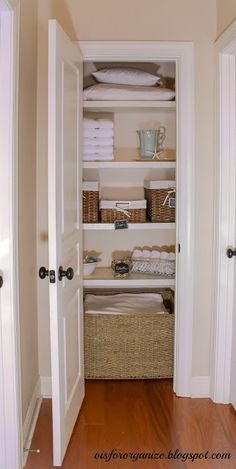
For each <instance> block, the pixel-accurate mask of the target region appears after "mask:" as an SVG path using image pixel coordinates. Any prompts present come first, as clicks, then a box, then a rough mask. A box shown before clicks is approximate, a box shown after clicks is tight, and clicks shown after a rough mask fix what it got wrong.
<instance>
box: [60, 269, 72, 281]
mask: <svg viewBox="0 0 236 469" xmlns="http://www.w3.org/2000/svg"><path fill="white" fill-rule="evenodd" d="M63 277H66V278H67V279H68V280H72V278H73V277H74V270H73V269H72V267H68V269H67V270H63V267H62V266H60V267H59V277H58V278H59V280H62V279H63Z"/></svg>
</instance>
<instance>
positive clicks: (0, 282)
mask: <svg viewBox="0 0 236 469" xmlns="http://www.w3.org/2000/svg"><path fill="white" fill-rule="evenodd" d="M2 286H3V278H2V276H1V275H0V288H2Z"/></svg>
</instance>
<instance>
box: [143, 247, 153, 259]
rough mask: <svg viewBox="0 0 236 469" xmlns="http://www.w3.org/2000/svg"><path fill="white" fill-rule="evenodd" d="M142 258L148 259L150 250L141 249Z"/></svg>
mask: <svg viewBox="0 0 236 469" xmlns="http://www.w3.org/2000/svg"><path fill="white" fill-rule="evenodd" d="M142 257H143V258H144V259H149V258H150V257H151V251H149V250H148V249H143V256H142Z"/></svg>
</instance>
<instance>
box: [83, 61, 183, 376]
mask: <svg viewBox="0 0 236 469" xmlns="http://www.w3.org/2000/svg"><path fill="white" fill-rule="evenodd" d="M175 77H176V64H175V62H174V61H160V62H159V61H155V62H154V61H150V62H144V61H139V62H137V61H136V62H129V61H126V62H112V61H109V62H84V78H83V86H84V91H83V98H84V99H83V117H84V126H83V222H84V223H83V249H84V262H85V264H84V298H85V303H84V305H85V317H84V321H85V322H84V331H85V334H84V342H85V344H84V345H85V377H86V378H110V379H127V378H161V377H172V376H173V363H174V289H175V249H176V247H175V245H176V224H175V205H176V203H175V201H176V198H177V197H176V181H175V170H176V164H177V162H176V102H177V100H176V93H175ZM101 82H102V83H101ZM140 83H141V84H140ZM107 98H109V99H107ZM96 260H97V262H96ZM93 268H95V269H94V271H93V272H92V273H91V274H89V271H91V270H93Z"/></svg>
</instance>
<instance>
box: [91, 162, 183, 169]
mask: <svg viewBox="0 0 236 469" xmlns="http://www.w3.org/2000/svg"><path fill="white" fill-rule="evenodd" d="M83 168H84V169H99V168H100V169H105V168H106V169H145V168H147V169H148V168H156V169H172V168H173V169H174V168H176V161H154V160H148V161H141V160H140V161H83Z"/></svg>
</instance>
